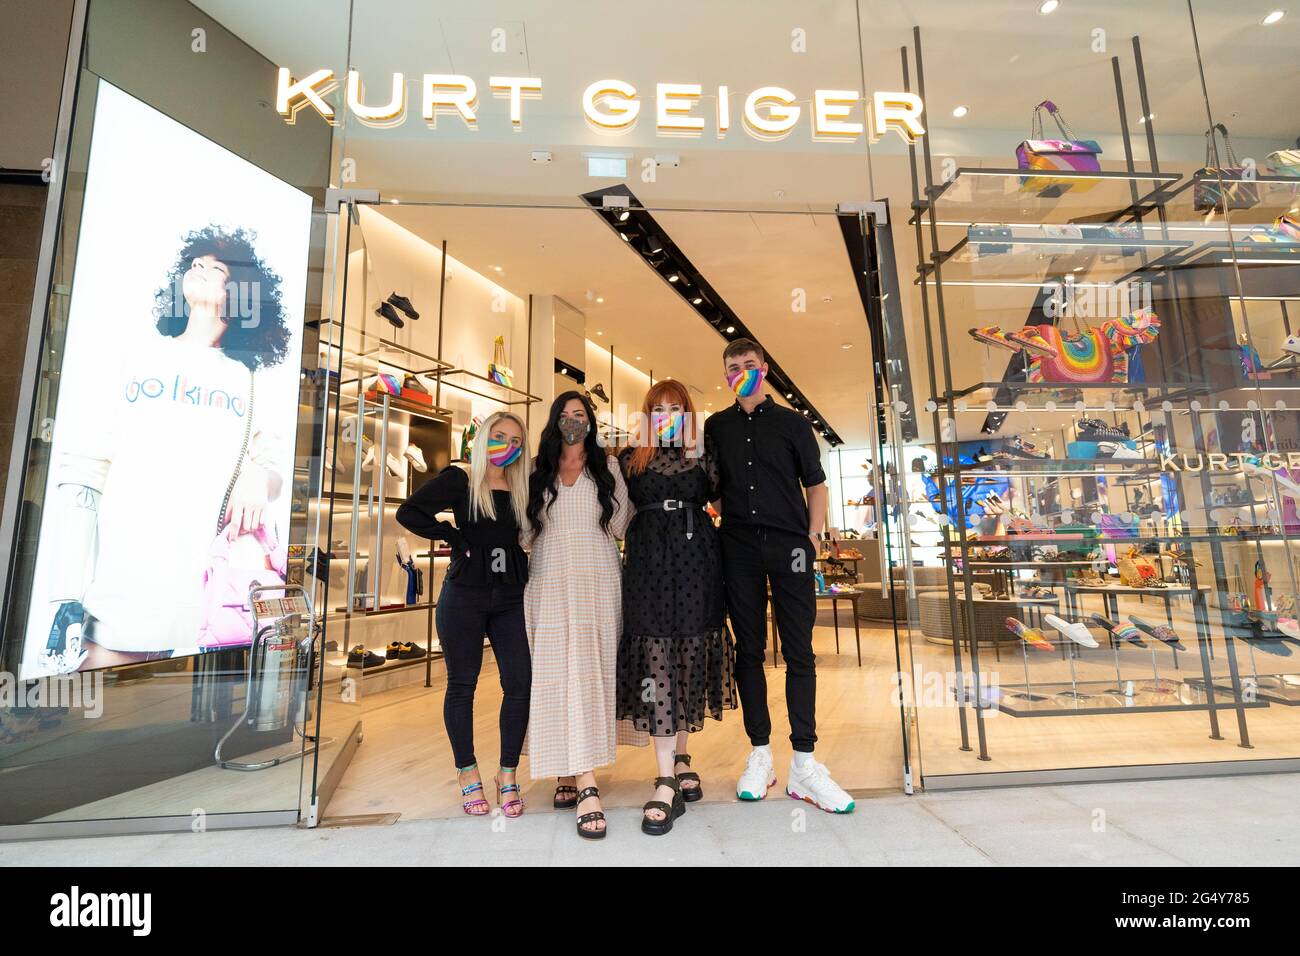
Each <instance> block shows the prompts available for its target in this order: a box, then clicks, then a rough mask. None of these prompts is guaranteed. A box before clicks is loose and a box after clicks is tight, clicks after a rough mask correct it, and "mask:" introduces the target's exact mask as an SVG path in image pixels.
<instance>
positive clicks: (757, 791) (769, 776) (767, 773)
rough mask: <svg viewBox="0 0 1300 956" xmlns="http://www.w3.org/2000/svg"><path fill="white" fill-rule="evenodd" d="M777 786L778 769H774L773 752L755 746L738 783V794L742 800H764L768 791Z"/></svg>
mask: <svg viewBox="0 0 1300 956" xmlns="http://www.w3.org/2000/svg"><path fill="white" fill-rule="evenodd" d="M775 786H776V771H775V770H773V769H772V752H771V751H770V750H767V749H761V750H760V749H758V748H755V749H754V750H751V751H750V752H749V758H748V759H747V760H746V761H745V769H744V771H743V772H742V773H741V775H740V780H739V781H738V782H737V783H736V796H737V797H739V798H740V799H741V800H762V799H763V798H764V797H766V796H767V791H769V790H771V789H772V788H773V787H775Z"/></svg>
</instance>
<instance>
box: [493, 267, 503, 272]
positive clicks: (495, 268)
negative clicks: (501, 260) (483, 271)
mask: <svg viewBox="0 0 1300 956" xmlns="http://www.w3.org/2000/svg"><path fill="white" fill-rule="evenodd" d="M492 271H493V272H500V271H501V267H500V266H493V267H492Z"/></svg>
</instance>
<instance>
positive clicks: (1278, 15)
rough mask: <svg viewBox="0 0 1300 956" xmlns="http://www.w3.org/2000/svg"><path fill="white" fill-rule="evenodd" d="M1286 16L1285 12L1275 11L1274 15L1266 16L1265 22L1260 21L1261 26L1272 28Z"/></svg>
mask: <svg viewBox="0 0 1300 956" xmlns="http://www.w3.org/2000/svg"><path fill="white" fill-rule="evenodd" d="M1284 16H1286V11H1285V10H1274V11H1273V12H1272V13H1270V14H1269V15H1268V16H1266V17H1265V18H1264V19H1263V20H1260V21H1259V22H1260V25H1261V26H1266V27H1271V26H1272V25H1273V24H1275V23H1277V21H1279V20H1281V19H1282V18H1283V17H1284Z"/></svg>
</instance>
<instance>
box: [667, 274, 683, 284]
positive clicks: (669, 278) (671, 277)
mask: <svg viewBox="0 0 1300 956" xmlns="http://www.w3.org/2000/svg"><path fill="white" fill-rule="evenodd" d="M680 278H681V276H679V275H678V274H677V273H676V272H674V273H673V274H672V275H670V276H669V277H668V281H669V282H676V281H677V280H678V279H680Z"/></svg>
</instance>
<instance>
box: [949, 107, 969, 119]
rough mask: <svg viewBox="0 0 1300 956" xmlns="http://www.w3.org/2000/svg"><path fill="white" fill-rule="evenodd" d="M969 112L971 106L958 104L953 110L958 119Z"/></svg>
mask: <svg viewBox="0 0 1300 956" xmlns="http://www.w3.org/2000/svg"><path fill="white" fill-rule="evenodd" d="M969 113H970V107H969V106H958V107H956V108H955V109H954V110H953V111H952V115H953V116H954V117H956V118H957V119H961V118H962V117H963V116H966V115H968V114H969Z"/></svg>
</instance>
